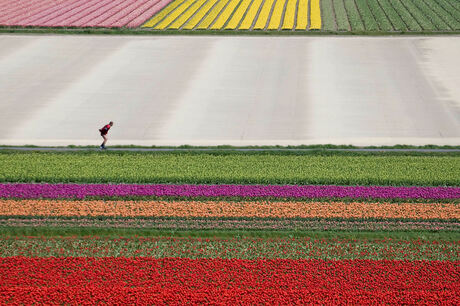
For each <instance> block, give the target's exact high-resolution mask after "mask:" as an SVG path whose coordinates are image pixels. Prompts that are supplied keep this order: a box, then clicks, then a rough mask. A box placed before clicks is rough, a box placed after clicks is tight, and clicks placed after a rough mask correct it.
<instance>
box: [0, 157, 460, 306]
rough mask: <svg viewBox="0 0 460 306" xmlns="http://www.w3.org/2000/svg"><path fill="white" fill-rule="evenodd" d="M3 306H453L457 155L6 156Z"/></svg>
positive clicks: (459, 253) (457, 255)
mask: <svg viewBox="0 0 460 306" xmlns="http://www.w3.org/2000/svg"><path fill="white" fill-rule="evenodd" d="M0 169H1V171H0V181H1V183H0V228H1V234H0V279H1V280H2V281H1V282H0V303H1V304H8V303H11V304H32V303H39V304H95V303H101V304H122V303H129V304H134V303H136V304H156V305H158V304H159V305H164V304H173V305H179V304H184V303H193V304H198V303H199V304H203V303H206V304H235V303H251V304H264V303H270V304H272V303H274V304H292V303H296V304H306V303H316V304H317V303H321V304H346V303H352V304H371V303H379V304H381V303H385V304H452V305H455V304H459V303H460V298H459V296H460V155H459V154H458V153H347V152H335V153H334V152H333V153H324V152H319V151H318V152H315V151H313V152H309V153H302V152H285V153H283V152H278V153H273V152H259V153H236V152H225V151H224V152H209V153H206V152H182V153H176V152H150V153H136V152H128V153H127V152H117V151H109V152H94V151H92V152H91V151H88V152H76V153H72V152H54V153H51V152H16V151H14V150H11V151H4V152H0Z"/></svg>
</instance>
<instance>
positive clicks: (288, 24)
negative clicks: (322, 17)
mask: <svg viewBox="0 0 460 306" xmlns="http://www.w3.org/2000/svg"><path fill="white" fill-rule="evenodd" d="M297 1H298V0H287V1H286V4H285V5H284V16H283V18H282V21H281V26H280V30H281V31H285V30H288V31H292V30H293V29H294V28H295V13H296V5H297ZM292 11H293V13H292V16H290V15H289V12H292Z"/></svg>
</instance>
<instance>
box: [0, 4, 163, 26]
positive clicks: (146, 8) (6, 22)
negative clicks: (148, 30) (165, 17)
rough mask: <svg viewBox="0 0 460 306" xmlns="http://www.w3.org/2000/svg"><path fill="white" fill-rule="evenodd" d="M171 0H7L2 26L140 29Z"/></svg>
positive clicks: (0, 12) (0, 10)
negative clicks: (18, 0)
mask: <svg viewBox="0 0 460 306" xmlns="http://www.w3.org/2000/svg"><path fill="white" fill-rule="evenodd" d="M169 2H171V0H24V1H21V2H20V3H19V4H18V3H17V2H16V1H6V2H5V3H2V5H1V8H0V25H3V26H39V27H128V28H133V27H138V26H140V25H141V24H143V23H144V22H145V21H147V20H148V19H149V18H150V17H152V16H153V15H154V14H156V13H157V12H158V11H160V10H161V9H162V8H163V7H165V6H166V5H167V4H168V3H169Z"/></svg>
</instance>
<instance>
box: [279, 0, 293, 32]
mask: <svg viewBox="0 0 460 306" xmlns="http://www.w3.org/2000/svg"><path fill="white" fill-rule="evenodd" d="M289 1H292V0H285V1H284V6H283V11H282V13H281V19H280V25H279V27H278V31H281V29H282V28H283V23H284V18H285V17H286V9H287V5H288V3H289Z"/></svg>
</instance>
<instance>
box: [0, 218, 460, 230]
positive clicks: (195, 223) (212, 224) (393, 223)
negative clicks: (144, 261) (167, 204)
mask: <svg viewBox="0 0 460 306" xmlns="http://www.w3.org/2000/svg"><path fill="white" fill-rule="evenodd" d="M0 226H4V227H30V228H32V227H72V228H75V227H76V228H83V227H91V228H132V229H149V230H152V229H155V230H265V231H316V230H319V231H337V230H346V231H361V230H363V231H415V230H429V231H455V232H459V231H460V222H454V221H449V222H446V221H400V220H392V219H387V220H330V219H208V218H193V219H189V218H187V219H172V218H142V217H137V218H110V217H107V218H101V217H96V218H84V217H83V218H81V217H60V218H56V217H35V218H30V217H1V218H0Z"/></svg>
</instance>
